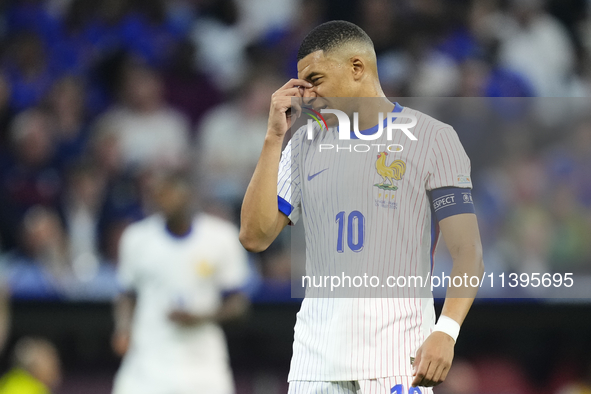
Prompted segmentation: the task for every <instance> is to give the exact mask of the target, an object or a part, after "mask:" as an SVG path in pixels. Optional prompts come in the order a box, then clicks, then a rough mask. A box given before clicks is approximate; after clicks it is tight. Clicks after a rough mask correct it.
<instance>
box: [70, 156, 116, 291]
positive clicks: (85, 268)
mask: <svg viewBox="0 0 591 394" xmlns="http://www.w3.org/2000/svg"><path fill="white" fill-rule="evenodd" d="M105 181H106V179H105V178H104V177H103V176H102V174H101V173H100V172H99V171H98V169H97V168H96V167H95V166H94V165H92V164H91V163H84V162H82V163H79V164H78V165H76V166H74V167H73V168H71V169H70V171H69V176H68V182H67V184H66V188H65V193H64V194H65V196H64V197H65V198H64V201H63V203H62V211H63V215H64V219H65V226H66V228H67V231H68V234H69V238H70V243H69V255H70V258H71V260H72V265H73V269H74V272H75V273H81V272H92V271H96V266H98V264H99V261H100V258H99V241H100V236H99V221H100V214H101V209H102V208H103V204H104V197H105ZM77 276H78V277H79V278H81V276H84V275H77ZM81 279H83V278H81Z"/></svg>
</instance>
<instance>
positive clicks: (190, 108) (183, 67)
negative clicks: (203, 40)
mask: <svg viewBox="0 0 591 394" xmlns="http://www.w3.org/2000/svg"><path fill="white" fill-rule="evenodd" d="M194 60H195V46H194V44H193V43H192V42H191V41H190V40H184V41H183V42H181V43H180V44H179V45H178V46H177V49H176V51H175V54H174V57H173V60H172V64H171V65H170V67H168V68H167V70H166V72H165V74H164V82H165V86H166V97H167V99H168V102H169V103H170V104H171V105H172V106H173V107H174V108H176V109H178V110H180V111H182V112H183V113H184V114H185V115H187V116H188V117H189V118H190V120H191V126H192V127H194V126H195V125H196V124H197V123H198V122H199V121H200V120H201V117H202V116H203V114H204V113H205V112H207V110H209V109H211V108H212V107H214V106H216V105H218V104H220V102H221V101H222V94H221V92H220V91H219V89H218V88H217V87H216V86H215V85H214V84H213V83H212V81H211V78H210V77H208V76H206V75H205V74H203V73H202V72H201V71H196V69H195V67H194Z"/></svg>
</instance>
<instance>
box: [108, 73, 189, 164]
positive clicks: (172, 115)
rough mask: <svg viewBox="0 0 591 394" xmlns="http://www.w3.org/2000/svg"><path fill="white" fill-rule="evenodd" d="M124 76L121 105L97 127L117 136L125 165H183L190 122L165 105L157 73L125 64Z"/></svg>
mask: <svg viewBox="0 0 591 394" xmlns="http://www.w3.org/2000/svg"><path fill="white" fill-rule="evenodd" d="M123 73H124V74H123V78H122V86H121V103H120V105H118V106H116V107H114V108H112V109H111V110H110V111H109V112H107V113H106V114H105V115H103V117H102V118H101V119H99V127H101V128H107V129H110V130H112V132H113V133H114V135H116V136H117V144H118V145H119V149H120V152H121V157H122V159H123V164H124V166H125V167H127V168H137V169H142V168H146V167H150V166H154V165H165V166H178V165H181V164H183V163H185V162H186V160H187V155H188V146H189V122H188V120H187V119H186V118H185V117H184V116H183V115H182V114H180V113H179V112H177V111H176V110H174V109H172V108H170V107H169V106H168V105H167V103H166V102H165V100H164V97H163V93H164V92H163V86H162V81H161V79H160V76H159V75H158V73H157V72H156V71H155V70H153V69H151V68H149V67H146V66H141V65H137V64H131V65H127V66H126V67H125V69H124V71H123Z"/></svg>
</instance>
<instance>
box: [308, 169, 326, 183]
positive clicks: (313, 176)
mask: <svg viewBox="0 0 591 394" xmlns="http://www.w3.org/2000/svg"><path fill="white" fill-rule="evenodd" d="M326 170H328V168H325V169H324V170H322V171H320V172H317V173H316V174H314V175H308V181H311V180H312V179H314V178H316V177H317V176H318V175H320V174H322V173H323V172H324V171H326Z"/></svg>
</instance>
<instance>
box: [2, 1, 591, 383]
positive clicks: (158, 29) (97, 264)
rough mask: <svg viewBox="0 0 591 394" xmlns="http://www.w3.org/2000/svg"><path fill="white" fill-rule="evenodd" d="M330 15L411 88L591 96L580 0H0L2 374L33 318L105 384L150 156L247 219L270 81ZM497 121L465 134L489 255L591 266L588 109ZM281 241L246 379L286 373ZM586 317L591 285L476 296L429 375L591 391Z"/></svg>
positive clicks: (66, 355)
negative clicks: (574, 290)
mask: <svg viewBox="0 0 591 394" xmlns="http://www.w3.org/2000/svg"><path fill="white" fill-rule="evenodd" d="M331 19H345V20H350V21H352V22H355V23H358V24H359V25H360V26H361V27H363V28H364V29H365V30H366V31H367V32H368V34H369V35H370V36H371V38H372V39H373V40H374V42H375V45H376V50H377V53H378V61H379V69H380V76H381V80H382V82H383V86H384V88H385V91H386V94H387V95H388V96H390V97H401V99H400V101H401V103H402V104H404V99H403V98H402V97H422V96H444V97H579V98H580V99H579V100H588V99H585V97H589V96H591V94H590V93H591V62H590V60H591V58H590V54H591V2H589V1H585V0H552V1H545V2H544V1H538V0H514V1H495V0H480V1H479V0H473V1H469V0H391V1H386V0H363V1H361V0H359V1H355V0H324V1H322V0H219V1H217V0H169V1H160V0H143V1H140V0H103V1H99V0H48V1H41V0H20V1H16V0H13V1H3V2H2V3H1V4H0V59H1V60H0V253H1V255H0V256H1V257H0V260H1V262H0V266H1V272H2V276H1V278H2V282H3V283H4V286H3V287H4V289H5V291H4V293H6V294H10V295H9V296H6V297H7V299H9V302H8V303H9V304H10V313H8V314H6V315H7V316H8V317H7V319H5V320H7V325H8V326H9V327H10V329H9V333H8V336H7V339H6V343H5V346H4V349H3V351H2V356H1V360H0V368H1V370H2V371H6V370H8V368H9V367H10V360H11V352H12V349H13V347H14V343H15V342H16V341H17V340H18V339H19V338H21V337H23V336H40V337H44V338H47V339H49V340H50V341H52V342H53V343H54V344H55V345H56V347H57V349H58V352H59V356H60V359H61V362H62V375H63V378H62V383H61V385H60V387H59V388H58V389H56V391H55V392H56V393H64V394H73V393H76V394H77V393H85V394H95V393H96V394H99V393H100V394H102V393H108V392H109V390H110V384H111V380H112V377H113V374H114V372H115V371H116V368H117V366H118V362H119V360H118V359H117V358H116V357H115V356H114V355H113V353H112V351H111V350H110V335H111V330H112V324H113V323H112V318H111V310H110V300H111V299H112V297H113V296H114V295H115V294H116V292H117V285H116V282H115V279H114V272H115V267H116V259H115V256H116V248H117V240H118V237H119V235H120V234H121V231H122V229H123V228H125V226H126V225H127V224H128V223H130V222H132V221H134V220H138V219H139V218H141V217H142V216H143V215H145V214H146V213H147V212H149V211H150V202H149V198H148V197H147V193H146V190H147V185H148V184H149V180H150V174H151V172H152V171H153V169H154V168H157V167H159V166H166V165H173V166H179V165H180V166H186V167H188V168H191V169H192V170H194V173H195V185H196V190H197V194H198V196H199V198H198V200H199V205H200V206H201V207H203V209H206V210H208V211H210V212H213V213H215V214H218V215H220V216H223V217H226V218H228V219H229V220H232V221H234V222H236V223H237V222H238V217H237V213H238V210H239V205H240V202H241V198H242V195H243V193H244V190H245V188H246V185H247V184H248V181H249V179H250V175H251V173H252V170H253V169H254V166H255V164H256V161H257V158H258V154H259V151H260V147H261V144H262V140H263V136H264V133H265V130H266V117H267V114H268V104H269V98H270V95H271V94H272V92H273V91H274V90H276V89H277V88H278V87H279V86H281V85H282V84H283V83H284V81H285V80H286V79H289V78H291V77H294V76H295V75H296V74H295V70H296V67H295V58H296V52H297V48H298V45H299V43H300V41H301V39H302V38H303V37H304V35H305V34H306V33H307V32H308V31H309V30H311V29H312V28H313V27H314V26H316V25H317V24H319V23H321V22H323V21H326V20H331ZM483 130H485V129H483V128H480V127H479V125H474V126H472V127H463V128H458V133H459V134H460V138H461V139H462V141H463V143H464V145H465V147H466V150H467V152H468V154H469V156H470V157H471V158H472V166H473V178H474V185H475V201H476V206H477V209H478V210H479V212H478V213H479V219H480V225H481V227H482V229H483V231H482V232H483V243H484V245H485V250H486V252H487V254H488V255H489V256H488V258H489V259H497V260H498V259H507V261H509V263H508V264H510V261H511V260H515V261H521V262H523V261H527V262H529V263H530V264H534V266H539V267H546V268H548V267H549V269H555V270H564V269H570V270H573V271H574V272H575V273H576V274H577V275H588V274H591V264H590V263H591V242H590V241H591V122H585V121H581V122H579V123H577V125H576V126H574V127H569V128H565V129H561V130H560V131H558V132H556V131H551V132H548V130H544V129H543V128H535V127H530V128H529V129H528V130H526V131H525V132H524V131H523V130H521V129H520V130H516V129H515V128H499V129H494V130H488V129H486V132H484V131H483ZM491 185H492V186H491ZM493 186H494V187H493ZM285 244H286V242H285V237H283V238H282V239H280V240H279V241H278V242H276V243H275V244H274V245H273V246H272V247H271V249H270V250H269V251H267V252H265V253H262V254H260V255H252V256H251V264H252V267H253V272H254V273H255V274H254V275H253V279H252V281H251V284H250V286H249V291H250V293H251V296H252V299H253V306H252V310H251V312H250V313H249V315H248V317H247V318H246V319H244V320H242V321H239V322H235V323H233V324H231V325H228V326H227V327H226V330H227V334H228V338H229V345H230V353H231V357H232V364H233V367H234V372H235V375H236V381H237V388H238V393H239V394H248V393H253V394H258V393H261V394H266V393H269V394H271V393H282V392H285V390H286V387H287V384H286V383H285V378H286V375H287V369H288V366H289V357H290V355H291V341H292V339H293V324H294V321H295V313H296V312H297V310H298V301H297V300H292V299H291V298H290V292H289V281H290V267H289V251H288V250H287V248H286V246H285ZM486 262H487V256H485V263H486ZM536 264H537V265H536ZM440 306H441V305H440V304H438V307H440ZM1 331H2V330H0V333H1ZM589 332H591V304H590V303H587V302H586V300H578V301H577V302H571V303H566V302H564V301H563V302H560V303H550V302H536V301H532V300H511V299H504V300H501V299H496V300H480V301H478V302H477V304H476V305H475V307H474V308H473V310H472V312H471V313H470V315H469V318H468V320H467V321H466V323H465V325H464V328H463V330H462V334H461V340H460V342H459V343H458V345H457V347H456V362H455V367H454V369H453V373H452V374H451V375H450V378H449V381H448V382H447V383H446V384H445V385H444V386H441V387H440V388H439V389H438V390H437V391H438V392H439V393H446V392H447V393H456V394H457V393H466V394H468V393H471V394H474V393H491V394H492V393H533V392H537V393H559V392H560V393H566V392H568V393H583V392H589V390H591V336H590V335H589ZM584 390H587V391H584Z"/></svg>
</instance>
